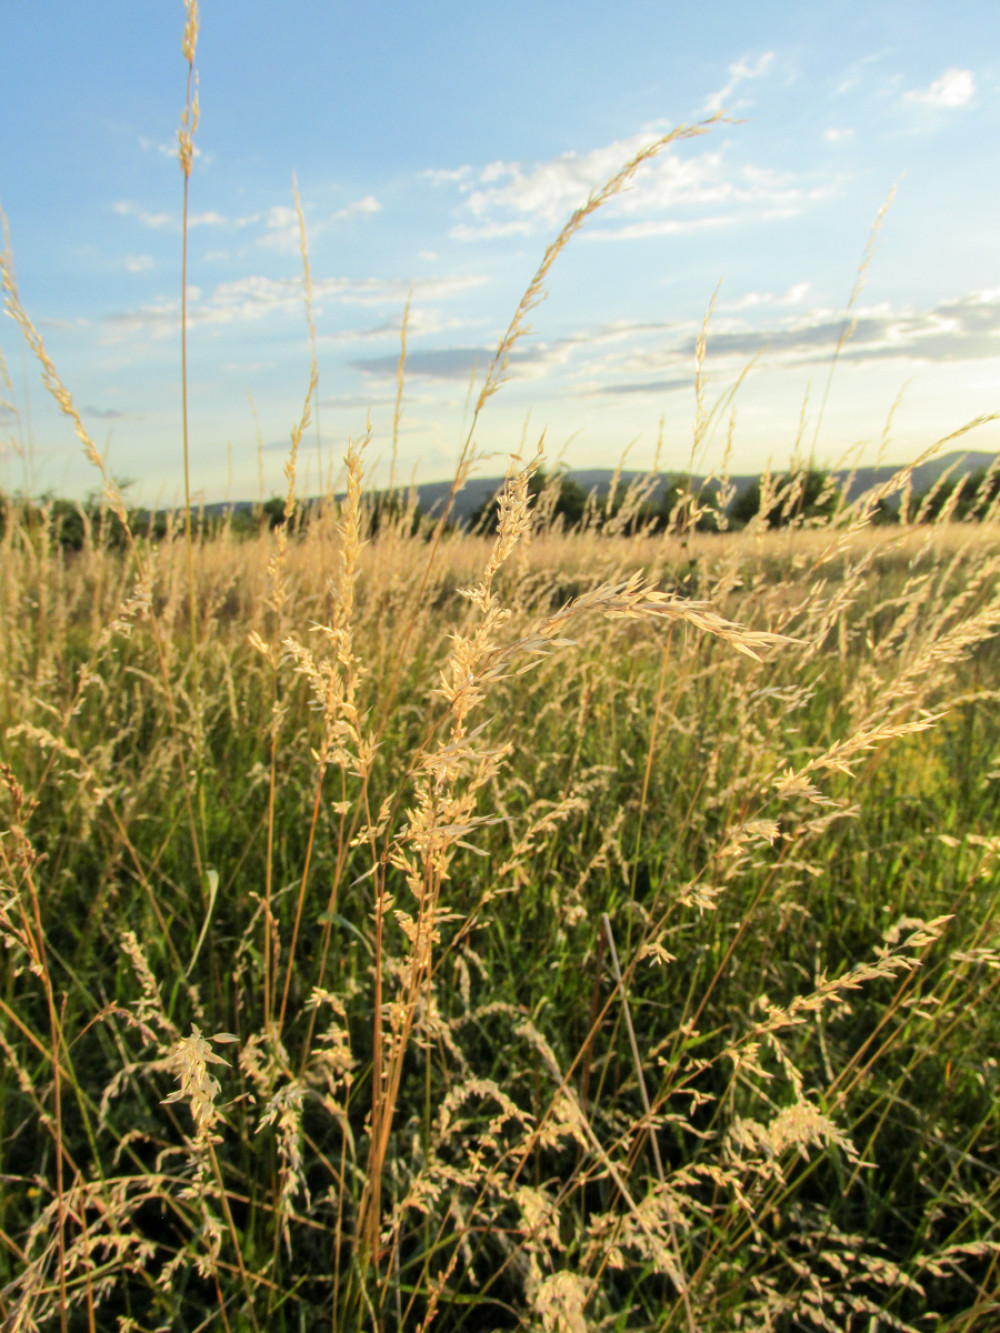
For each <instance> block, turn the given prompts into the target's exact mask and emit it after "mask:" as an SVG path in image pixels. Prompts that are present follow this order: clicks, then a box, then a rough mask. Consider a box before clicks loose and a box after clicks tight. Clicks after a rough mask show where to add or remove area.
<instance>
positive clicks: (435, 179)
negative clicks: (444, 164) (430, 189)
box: [420, 163, 472, 185]
mask: <svg viewBox="0 0 1000 1333" xmlns="http://www.w3.org/2000/svg"><path fill="white" fill-rule="evenodd" d="M420 175H421V176H422V177H423V179H424V180H427V181H430V183H431V184H432V185H460V184H461V183H462V182H463V181H467V180H468V179H469V177H470V176H471V175H472V168H471V167H470V166H469V164H468V163H466V164H465V165H464V166H461V167H456V168H454V170H448V169H447V168H434V167H428V168H427V170H426V171H422V172H421V173H420Z"/></svg>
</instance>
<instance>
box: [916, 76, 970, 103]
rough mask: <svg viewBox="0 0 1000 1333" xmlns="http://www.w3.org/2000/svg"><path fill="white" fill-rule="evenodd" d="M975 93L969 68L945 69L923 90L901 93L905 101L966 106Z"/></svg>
mask: <svg viewBox="0 0 1000 1333" xmlns="http://www.w3.org/2000/svg"><path fill="white" fill-rule="evenodd" d="M975 95H976V80H975V78H974V76H973V73H972V70H971V69H955V68H951V69H946V70H945V72H944V73H943V74H942V75H941V77H940V78H939V79H935V80H934V82H933V83H932V84H931V86H930V87H929V88H928V89H926V90H925V91H924V92H908V93H904V94H903V100H904V101H906V102H923V103H924V105H925V106H938V107H956V106H968V104H969V103H970V102H971V101H972V99H973V97H975Z"/></svg>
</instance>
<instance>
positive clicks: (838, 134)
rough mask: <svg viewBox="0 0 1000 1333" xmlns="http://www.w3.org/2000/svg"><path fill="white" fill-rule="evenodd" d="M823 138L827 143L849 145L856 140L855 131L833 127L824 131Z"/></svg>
mask: <svg viewBox="0 0 1000 1333" xmlns="http://www.w3.org/2000/svg"><path fill="white" fill-rule="evenodd" d="M823 138H824V139H825V140H826V141H827V143H847V142H849V141H850V140H851V139H853V138H854V131H853V130H851V129H843V128H841V127H840V126H837V125H831V126H830V128H829V129H828V130H824V131H823Z"/></svg>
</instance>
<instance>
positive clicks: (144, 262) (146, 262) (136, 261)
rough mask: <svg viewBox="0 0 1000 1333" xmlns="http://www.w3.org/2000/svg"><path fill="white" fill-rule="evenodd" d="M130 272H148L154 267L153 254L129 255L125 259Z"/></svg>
mask: <svg viewBox="0 0 1000 1333" xmlns="http://www.w3.org/2000/svg"><path fill="white" fill-rule="evenodd" d="M125 267H126V268H127V269H128V271H129V273H148V272H149V270H150V269H151V268H152V267H153V256H152V255H129V256H128V257H127V258H126V260H125Z"/></svg>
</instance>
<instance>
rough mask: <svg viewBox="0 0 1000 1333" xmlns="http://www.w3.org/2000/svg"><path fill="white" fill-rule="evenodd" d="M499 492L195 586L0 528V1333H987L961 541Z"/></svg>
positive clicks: (990, 1268)
mask: <svg viewBox="0 0 1000 1333" xmlns="http://www.w3.org/2000/svg"><path fill="white" fill-rule="evenodd" d="M348 462H349V467H350V475H351V478H352V479H354V480H357V479H358V478H359V477H360V467H361V457H360V454H359V453H358V452H357V451H354V450H352V451H351V453H350V455H349V460H348ZM531 466H532V464H529V465H528V468H527V469H522V470H521V472H520V473H519V474H517V473H515V474H514V475H513V476H512V478H511V479H510V481H509V483H508V488H507V493H506V495H507V498H506V500H505V502H504V505H503V518H502V523H501V530H500V533H499V534H498V535H497V537H496V538H495V540H490V539H489V538H485V537H472V536H465V535H463V534H461V533H459V532H445V531H443V530H442V529H441V528H440V526H438V527H436V528H435V526H434V525H433V524H425V525H424V531H422V532H418V533H417V534H416V535H413V534H412V533H411V527H412V522H411V519H410V518H409V516H408V515H407V514H406V512H405V510H402V509H401V510H400V512H399V514H398V516H397V518H396V520H395V522H394V523H388V524H387V523H386V522H385V521H383V523H382V524H381V526H380V529H379V532H378V533H377V535H376V536H374V537H373V538H371V539H370V540H368V541H367V542H365V541H364V538H365V533H366V524H367V522H368V521H369V519H370V509H369V508H367V507H366V504H365V501H364V499H363V497H362V495H361V494H360V492H359V490H358V489H357V488H356V487H355V486H353V485H352V486H351V488H350V490H349V493H348V495H347V497H346V498H345V499H344V500H343V501H342V502H341V503H340V504H336V503H334V502H330V503H329V504H328V505H327V506H326V507H325V508H324V509H323V510H322V511H316V512H315V513H314V514H313V516H312V519H311V522H310V523H309V524H308V526H307V527H306V528H305V530H300V532H299V534H298V536H297V537H295V538H293V539H291V540H289V539H287V538H286V536H285V532H284V529H280V528H279V529H278V530H277V531H276V532H273V531H271V529H270V528H269V527H268V526H267V525H266V523H262V526H261V531H260V534H259V536H258V537H256V538H253V539H250V540H243V541H237V540H235V539H234V538H232V537H231V536H227V534H226V533H225V532H224V531H223V532H221V533H217V534H216V535H214V536H211V537H208V536H206V537H205V538H203V539H202V540H201V541H198V542H196V543H194V544H193V548H192V551H191V557H192V565H191V569H192V570H193V577H194V582H193V585H189V583H188V577H189V566H188V560H187V551H186V547H185V543H184V542H183V540H180V539H177V540H172V541H171V540H167V541H163V542H161V543H159V544H157V545H155V546H153V545H150V544H148V543H146V542H145V541H144V540H143V538H142V537H141V535H136V537H135V546H134V551H133V552H132V553H131V554H129V553H125V554H122V553H120V552H116V551H114V550H109V549H108V548H107V547H106V546H102V545H101V544H100V542H99V540H98V536H99V534H98V533H97V532H94V531H91V533H90V534H89V536H88V541H87V542H86V544H85V546H84V548H83V550H82V551H80V552H79V553H75V554H72V555H66V554H63V553H61V552H60V551H58V550H56V549H53V548H51V547H50V546H49V545H48V544H47V541H46V529H45V527H44V525H41V526H39V525H36V526H35V528H34V529H31V528H29V527H28V525H27V523H26V522H24V523H21V522H19V521H18V515H17V513H16V512H15V511H13V510H12V511H11V512H10V513H9V515H8V521H7V525H6V530H5V533H4V539H3V547H2V561H3V563H2V569H3V580H2V598H3V601H2V633H3V655H4V661H5V663H6V664H7V669H6V670H5V672H4V685H3V719H2V720H3V727H4V734H5V737H6V740H5V744H4V754H5V765H4V770H3V772H4V783H5V791H6V795H5V801H4V805H5V826H6V827H7V828H8V832H7V833H6V834H5V836H4V839H3V842H2V855H3V868H4V874H3V900H2V917H0V920H2V923H3V931H4V940H5V944H6V946H7V947H6V967H5V971H4V975H3V983H2V995H0V1011H2V1029H0V1033H2V1036H0V1040H2V1042H3V1046H4V1051H5V1057H6V1058H5V1062H4V1071H3V1092H2V1097H0V1116H2V1122H0V1123H2V1131H0V1132H2V1141H3V1161H4V1167H3V1171H4V1176H3V1188H2V1194H0V1210H2V1211H0V1226H2V1233H0V1234H2V1237H3V1241H4V1246H3V1259H2V1263H3V1288H2V1299H3V1303H4V1304H3V1314H4V1318H5V1320H6V1323H5V1325H4V1327H5V1328H7V1329H22V1328H24V1329H28V1328H33V1327H54V1326H56V1325H57V1323H58V1324H61V1325H62V1326H63V1327H68V1328H77V1327H79V1328H85V1327H90V1328H111V1327H122V1328H129V1327H135V1328H149V1329H152V1328H170V1329H192V1330H193V1329H196V1328H203V1327H208V1326H212V1325H215V1324H216V1323H218V1326H221V1327H229V1328H234V1329H235V1328H241V1329H242V1328H267V1329H284V1328H288V1329H298V1328H309V1329H313V1328H322V1327H332V1328H353V1327H371V1326H384V1327H387V1328H395V1327H406V1328H416V1327H421V1326H430V1325H431V1324H432V1323H433V1324H434V1325H435V1326H436V1327H439V1328H442V1329H444V1328H447V1329H452V1328H455V1329H458V1328H473V1329H478V1328H516V1327H538V1328H545V1329H553V1330H555V1329H559V1330H582V1329H584V1328H588V1327H595V1328H596V1327H608V1328H670V1327H675V1328H679V1329H689V1328H698V1329H728V1328H776V1329H779V1328H780V1329H798V1328H814V1327H819V1328H830V1329H833V1328H836V1329H848V1328H849V1329H862V1328H864V1329H868V1328H873V1329H874V1328H904V1327H910V1328H928V1327H935V1328H948V1329H956V1330H957V1329H963V1330H971V1329H987V1328H991V1327H995V1326H996V1320H997V1314H998V1305H997V1301H996V1290H997V1273H996V1256H997V1249H998V1236H997V1229H996V1222H995V1207H996V1190H997V1173H996V1168H995V1144H996V1134H997V1128H998V1125H997V1116H998V1111H997V1105H998V1103H997V1097H996V1083H997V1063H996V1059H995V1058H994V1056H993V1055H992V1054H991V1052H992V1051H993V1050H994V1049H995V1043H996V1036H997V1023H998V1007H997V997H996V988H997V979H998V977H1000V970H998V969H1000V952H998V950H997V948H996V930H997V925H996V914H995V911H996V906H995V905H996V890H995V884H996V879H995V876H996V870H995V856H996V852H997V848H998V842H997V839H996V837H995V836H993V831H994V828H995V821H996V805H997V781H996V779H997V776H998V775H997V772H996V771H995V769H994V762H995V754H996V749H997V742H998V735H997V733H998V726H997V720H996V719H997V715H996V706H995V700H996V697H997V687H998V684H1000V680H998V655H997V651H996V645H995V642H994V638H993V636H994V631H995V628H996V625H997V623H998V621H1000V596H998V594H1000V586H998V578H997V575H998V569H1000V539H998V537H997V536H996V535H995V533H996V529H995V527H994V525H993V524H992V523H986V524H954V523H951V524H949V523H946V522H942V523H938V524H936V525H929V526H921V527H916V526H905V525H904V526H900V527H893V528H882V529H871V528H870V527H868V526H867V524H866V522H865V507H864V506H860V507H858V508H857V509H855V510H854V511H848V510H845V511H843V512H842V513H841V515H840V517H839V518H838V520H837V521H836V522H834V523H830V524H824V525H822V526H818V527H810V526H809V525H807V524H804V523H798V524H795V523H793V524H792V525H791V526H790V527H789V528H787V529H783V530H780V531H776V532H775V531H768V530H767V528H766V527H765V526H764V525H763V524H759V525H754V524H751V526H750V527H749V529H747V530H746V531H744V532H742V533H733V534H727V533H722V534H702V533H697V532H688V533H684V532H683V531H681V532H677V531H675V532H672V533H668V534H666V535H664V536H657V537H650V536H647V537H642V536H638V537H633V538H626V537H622V536H615V535H607V534H605V533H602V532H600V531H598V530H591V531H587V532H576V533H562V532H559V531H551V530H547V529H546V528H545V526H544V525H542V526H540V527H539V526H537V525H536V526H534V527H532V526H531V515H532V511H531V510H529V509H528V508H527V505H526V494H527V484H526V483H527V477H526V472H527V470H529V469H530V467H531ZM544 508H545V497H544V494H543V496H542V497H541V499H540V500H539V502H538V504H537V505H536V506H535V511H536V512H538V511H541V513H542V515H543V514H544ZM191 586H193V588H194V592H195V598H194V638H193V639H192V637H191V622H190V620H189V616H188V612H189V609H190V607H189V600H188V594H189V590H190V587H191ZM529 667H530V668H531V669H530V670H527V668H529ZM216 1034H222V1035H218V1036H217V1035H216Z"/></svg>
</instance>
